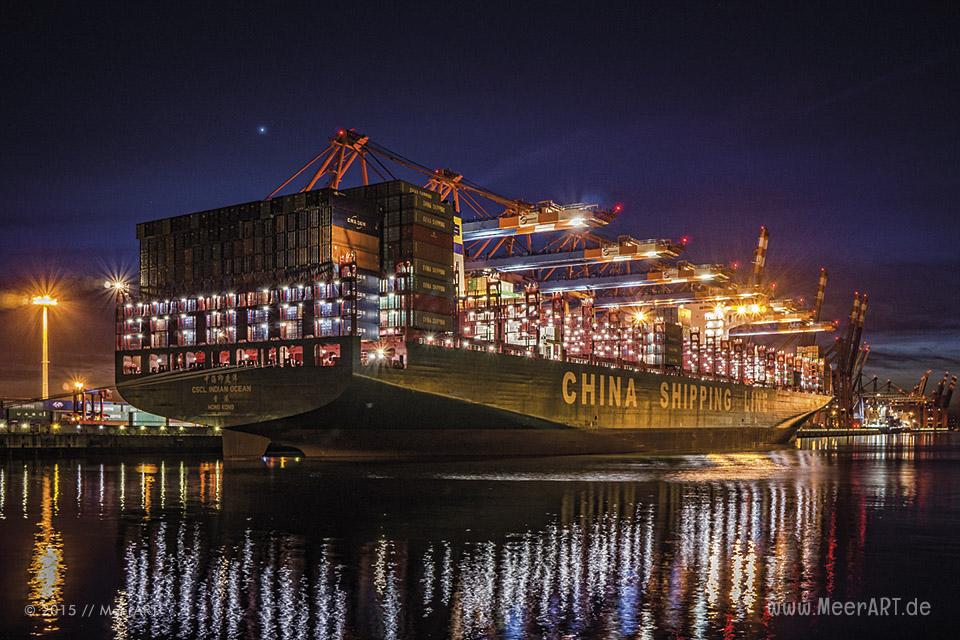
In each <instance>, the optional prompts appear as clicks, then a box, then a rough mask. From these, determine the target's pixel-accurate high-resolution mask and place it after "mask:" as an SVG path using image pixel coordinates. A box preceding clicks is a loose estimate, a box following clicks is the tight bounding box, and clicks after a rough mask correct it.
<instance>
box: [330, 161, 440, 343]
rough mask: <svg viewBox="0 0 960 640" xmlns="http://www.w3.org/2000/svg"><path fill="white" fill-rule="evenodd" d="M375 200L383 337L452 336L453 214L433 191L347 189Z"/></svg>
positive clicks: (394, 186) (384, 186)
mask: <svg viewBox="0 0 960 640" xmlns="http://www.w3.org/2000/svg"><path fill="white" fill-rule="evenodd" d="M346 193H351V194H357V195H360V196H362V197H363V198H365V199H368V200H373V201H375V202H376V206H377V208H378V210H379V214H380V218H381V221H382V224H383V229H382V243H381V248H380V260H381V262H380V268H381V271H382V273H383V276H384V277H383V280H382V281H381V285H380V332H381V334H382V335H397V334H401V333H405V332H406V331H405V330H407V329H412V330H413V331H423V332H449V331H452V330H453V318H454V313H455V299H456V290H455V289H456V285H455V279H454V267H453V236H454V221H453V208H452V207H451V206H450V205H449V204H447V203H444V202H441V201H440V197H439V195H438V194H436V193H435V192H433V191H427V190H425V189H421V188H419V187H416V186H414V185H412V184H408V183H406V182H402V181H399V180H394V181H391V182H384V183H379V184H375V185H370V186H366V187H357V188H355V189H348V190H346Z"/></svg>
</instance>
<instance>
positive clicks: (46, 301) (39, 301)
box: [31, 294, 57, 400]
mask: <svg viewBox="0 0 960 640" xmlns="http://www.w3.org/2000/svg"><path fill="white" fill-rule="evenodd" d="M31 302H32V303H33V304H35V305H37V306H39V307H40V308H41V309H42V311H43V327H42V334H43V352H42V355H41V356H40V369H41V376H42V379H41V384H42V386H41V395H42V396H43V399H44V400H46V399H47V396H49V395H50V389H49V385H48V378H49V372H50V351H49V349H48V346H47V308H48V307H55V306H57V299H56V298H52V297H51V296H50V295H49V294H44V295H42V296H34V298H33V300H32V301H31Z"/></svg>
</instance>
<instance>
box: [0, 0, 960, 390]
mask: <svg viewBox="0 0 960 640" xmlns="http://www.w3.org/2000/svg"><path fill="white" fill-rule="evenodd" d="M348 4H357V3H338V4H331V5H326V4H321V3H311V4H309V5H306V6H302V7H290V8H288V9H279V8H277V7H276V6H274V5H273V4H271V3H262V4H261V5H260V6H259V7H258V8H252V9H251V8H245V7H244V6H243V5H242V4H231V5H224V6H221V7H218V8H213V5H210V6H209V7H208V6H206V5H205V4H204V6H201V3H197V4H196V5H183V6H182V7H179V8H177V7H174V6H173V5H170V4H168V3H137V4H136V5H128V6H126V8H123V9H118V8H117V7H115V6H112V5H111V6H109V7H104V8H97V7H96V6H93V5H90V4H79V5H76V6H75V7H71V8H67V9H62V10H53V9H51V8H49V7H47V8H44V7H42V6H40V5H26V4H22V5H20V7H19V8H7V9H5V10H4V13H3V16H2V18H0V20H2V21H3V26H2V39H0V49H2V56H0V57H2V61H0V65H2V74H3V85H2V86H3V88H4V89H3V99H2V106H0V108H2V118H0V132H2V150H3V152H2V156H0V163H2V171H0V239H2V245H0V246H2V251H0V274H2V275H0V278H2V286H3V289H4V291H5V292H7V294H8V295H4V297H3V300H4V307H5V308H4V310H3V311H0V321H2V322H3V323H4V329H3V332H2V334H0V342H2V344H0V349H2V350H3V352H4V353H5V356H4V361H3V364H2V366H0V381H2V382H3V384H4V385H5V387H6V389H7V391H6V392H5V393H4V394H3V395H18V394H19V395H29V394H31V393H34V392H35V389H34V388H33V387H34V386H36V385H35V384H34V383H33V382H32V381H33V379H34V378H35V377H36V369H37V365H36V363H35V360H36V359H37V354H36V351H37V348H36V346H37V345H35V344H34V343H35V341H36V339H37V336H36V330H35V323H34V322H32V321H31V318H30V314H31V313H32V310H29V309H24V308H20V307H17V305H16V302H15V300H16V296H15V295H9V294H13V293H15V292H18V291H22V290H24V289H25V288H28V287H29V284H30V281H31V279H32V278H33V279H36V278H38V277H40V276H42V275H47V276H55V275H57V274H59V278H60V288H61V294H62V297H64V298H65V299H68V298H69V299H70V300H71V303H70V304H69V305H68V306H67V307H65V309H64V310H63V311H62V312H61V313H60V314H59V315H58V316H57V317H55V318H54V323H59V324H55V326H54V330H53V338H52V356H53V360H54V368H53V370H52V373H51V388H52V389H56V388H59V384H60V381H61V380H65V379H66V378H67V376H68V375H69V374H72V373H79V374H83V375H86V376H87V377H88V378H90V379H91V380H92V381H94V383H96V382H100V381H106V380H109V379H110V378H111V375H112V374H111V370H112V334H111V332H112V327H111V325H110V310H109V305H108V303H107V302H106V300H104V299H103V297H102V296H101V295H99V292H98V287H99V288H100V289H102V280H103V274H104V272H105V271H107V270H108V269H110V268H116V267H118V266H126V267H127V268H128V269H129V270H131V271H132V270H134V269H135V268H136V246H137V245H136V240H135V236H134V224H135V223H136V222H138V221H143V220H147V219H151V218H156V217H162V216H167V215H172V214H176V213H184V212H188V211H196V210H200V209H205V208H211V207H216V206H221V205H226V204H231V203H236V202H244V201H249V200H254V199H257V198H261V197H263V196H264V195H265V194H267V193H269V192H270V191H271V190H272V189H273V188H274V187H275V186H277V184H279V183H280V182H281V181H282V180H283V179H284V178H286V177H287V175H289V174H290V173H292V171H294V170H295V169H296V168H298V167H299V166H300V164H302V163H303V162H304V161H305V160H306V159H308V158H310V157H312V156H313V155H314V154H316V153H317V152H318V151H319V150H321V149H322V148H323V147H324V146H325V144H326V142H325V141H326V139H327V138H328V137H329V136H330V135H331V133H332V132H333V131H335V130H336V129H337V128H339V127H355V128H357V129H358V130H361V131H363V132H365V133H368V134H369V135H370V136H371V137H372V138H373V139H375V140H377V141H378V142H380V143H381V144H383V145H385V146H387V147H389V148H391V149H396V150H398V151H401V152H402V153H404V154H405V155H406V156H408V157H411V158H414V159H417V160H419V161H421V162H423V163H424V164H427V165H430V166H446V167H450V168H453V169H456V170H458V171H461V172H462V173H464V174H465V175H466V176H467V177H469V178H470V179H472V180H473V181H475V182H478V183H480V184H483V185H485V186H487V187H489V188H491V189H493V190H495V191H498V192H500V193H503V194H506V195H509V196H513V197H522V198H525V199H527V200H539V199H546V198H551V199H554V200H557V201H584V200H586V201H597V202H600V203H602V204H606V205H610V204H612V203H614V202H622V203H624V205H625V207H626V210H625V213H624V215H623V216H622V219H621V220H620V221H618V222H617V223H616V230H620V231H622V232H624V233H631V234H633V235H635V236H638V237H644V238H645V237H678V236H680V235H684V234H687V235H689V236H691V238H692V243H691V246H690V258H691V259H693V260H694V261H697V262H713V261H717V262H720V261H723V262H728V261H730V260H740V261H741V262H747V261H749V260H750V257H751V252H752V248H753V245H754V243H755V240H756V232H757V229H758V227H759V226H760V225H761V224H765V225H767V226H768V227H769V229H770V232H771V243H770V253H769V257H768V263H769V266H770V268H771V271H772V273H773V275H774V276H775V277H776V279H777V280H778V282H780V283H781V288H782V289H783V290H786V291H787V292H790V293H796V294H803V295H807V296H810V295H812V292H813V289H814V288H815V284H816V277H817V272H818V269H819V267H820V266H821V265H824V266H827V267H828V268H829V270H830V272H831V282H830V285H829V287H828V292H827V293H828V304H827V317H829V318H840V317H842V316H843V315H845V314H846V313H848V312H849V307H850V302H851V297H852V292H853V290H854V289H860V290H862V291H867V292H869V294H870V296H871V308H870V312H869V314H868V318H867V330H866V338H867V340H868V341H869V342H870V343H871V345H872V347H873V352H872V355H871V359H870V361H869V362H868V363H867V370H868V372H870V373H877V374H878V375H880V376H881V379H885V378H887V377H893V378H894V379H895V380H896V381H898V382H900V383H901V384H903V385H909V386H912V385H913V384H914V383H915V381H916V379H917V378H918V377H919V375H920V373H922V371H923V370H925V369H927V368H933V369H934V370H940V371H942V370H944V369H951V370H956V369H958V368H960V291H958V280H960V279H958V273H960V257H958V250H957V248H958V246H960V223H958V204H957V203H958V190H960V189H958V188H960V124H958V116H957V114H958V113H960V67H958V63H960V44H958V38H957V33H960V6H958V5H956V4H954V5H953V6H952V7H951V6H949V4H948V3H932V4H929V5H923V4H920V3H902V4H883V6H882V7H881V6H874V3H835V4H832V5H816V4H813V3H803V4H785V3H727V2H710V3H706V2H702V3H701V2H687V3H684V2H681V3H675V2H669V3H667V2H665V3H660V4H659V5H657V4H648V3H623V4H605V3H581V4H578V5H570V6H571V8H570V9H564V8H562V6H561V5H560V4H556V5H552V6H551V5H540V7H539V8H536V9H535V8H531V7H530V6H528V5H526V4H525V3H511V4H507V5H504V6H499V7H498V6H496V5H494V4H492V3H471V4H469V5H458V4H457V3H452V4H451V3H446V4H434V3H419V4H415V5H409V6H403V5H402V4H401V3H390V4H387V3H374V4H369V5H365V6H360V7H352V8H349V9H345V8H344V7H345V6H346V5H348ZM134 7H136V8H134ZM185 7H189V10H188V9H187V8H185ZM261 127H262V128H265V132H264V131H262V130H261ZM94 319H96V325H95V327H93V328H92V327H91V326H90V325H89V323H90V321H92V320H94ZM81 325H85V326H82V327H81ZM934 376H935V377H938V376H939V374H937V373H934ZM25 381H26V382H25Z"/></svg>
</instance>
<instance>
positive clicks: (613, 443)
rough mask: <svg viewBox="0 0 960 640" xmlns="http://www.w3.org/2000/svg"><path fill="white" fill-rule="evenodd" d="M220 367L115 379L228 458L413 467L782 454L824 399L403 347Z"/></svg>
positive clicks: (350, 347) (349, 345) (131, 397)
mask: <svg viewBox="0 0 960 640" xmlns="http://www.w3.org/2000/svg"><path fill="white" fill-rule="evenodd" d="M339 342H340V348H341V352H342V354H343V357H342V358H341V360H340V361H339V362H338V363H337V364H336V365H335V366H330V367H276V368H258V367H236V366H230V367H223V368H219V369H212V370H200V371H189V372H174V373H170V374H157V375H152V376H143V377H138V378H137V379H134V380H127V381H124V380H121V381H119V384H118V387H119V389H120V392H121V394H122V395H124V397H125V398H126V399H127V400H128V401H129V402H131V403H132V404H134V405H135V406H138V407H140V408H143V409H145V410H147V411H151V412H154V413H159V414H161V415H167V416H169V417H172V418H177V419H181V420H189V421H193V422H199V423H203V424H211V425H215V426H220V427H223V428H224V429H225V432H224V454H225V456H227V457H244V456H251V455H260V454H262V453H263V452H264V451H265V449H266V448H267V447H268V446H270V445H272V446H274V447H283V448H289V449H291V450H296V451H299V452H302V453H303V454H304V455H306V456H316V457H323V458H354V459H424V458H451V457H506V456H539V455H573V454H607V453H644V454H658V455H659V454H673V453H705V452H728V451H749V450H760V449H769V448H773V447H778V446H783V445H786V444H788V443H789V442H790V441H791V440H792V438H793V437H794V435H795V433H796V429H797V428H798V427H799V426H800V424H802V422H803V421H804V420H805V419H806V418H808V417H809V416H810V415H812V414H813V413H815V412H816V411H817V410H818V409H820V408H821V407H822V406H824V405H825V404H826V403H827V401H828V400H829V398H827V397H826V396H821V395H815V394H808V393H798V392H791V391H783V390H776V389H766V388H757V387H749V386H745V385H739V384H734V383H728V382H719V381H713V380H700V379H696V378H691V377H687V376H675V375H674V376H671V375H660V374H653V373H643V372H638V371H629V370H626V369H622V368H615V367H606V366H597V365H589V364H575V363H568V362H557V361H551V360H544V359H539V358H524V357H518V356H513V355H503V354H498V353H487V352H480V351H470V350H465V349H449V348H445V347H440V346H431V345H424V344H419V343H408V344H407V345H406V347H407V353H406V355H405V361H404V366H403V367H402V368H400V367H397V366H396V363H387V362H384V361H383V360H380V361H372V362H371V363H368V364H363V365H361V363H360V357H359V343H358V341H356V340H355V339H343V340H340V341H339Z"/></svg>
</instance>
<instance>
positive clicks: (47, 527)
mask: <svg viewBox="0 0 960 640" xmlns="http://www.w3.org/2000/svg"><path fill="white" fill-rule="evenodd" d="M52 475H53V478H52V480H51V477H50V476H51V473H50V472H49V470H47V471H45V472H44V473H43V474H42V477H41V483H42V489H41V494H40V522H38V523H37V529H38V530H37V532H36V533H35V534H34V536H33V552H32V554H31V556H30V569H29V574H30V578H29V580H28V582H27V586H28V588H29V593H28V596H27V599H28V601H29V606H31V607H33V608H32V609H31V612H32V615H33V617H34V618H35V619H36V620H37V621H38V625H37V627H36V628H35V630H34V634H35V635H43V634H46V633H50V632H54V631H57V630H59V625H58V621H59V618H60V613H61V609H60V607H61V605H62V604H63V600H62V595H63V581H64V573H65V572H66V566H65V565H64V562H63V536H62V535H61V534H60V532H59V531H57V530H56V528H54V525H53V518H54V516H55V515H56V514H57V513H58V511H59V509H58V504H59V498H60V467H59V465H56V464H55V465H53V471H52Z"/></svg>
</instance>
